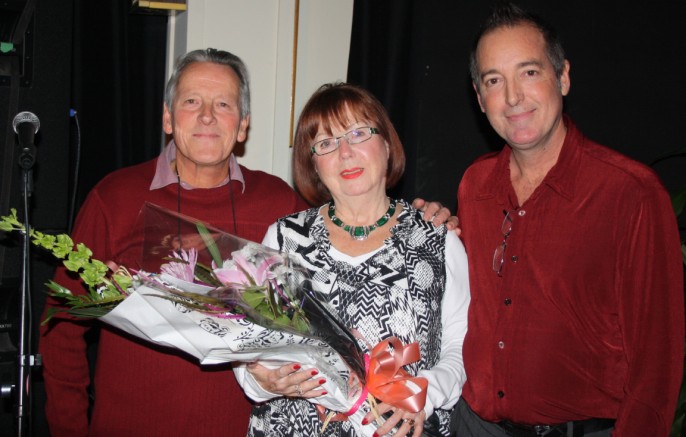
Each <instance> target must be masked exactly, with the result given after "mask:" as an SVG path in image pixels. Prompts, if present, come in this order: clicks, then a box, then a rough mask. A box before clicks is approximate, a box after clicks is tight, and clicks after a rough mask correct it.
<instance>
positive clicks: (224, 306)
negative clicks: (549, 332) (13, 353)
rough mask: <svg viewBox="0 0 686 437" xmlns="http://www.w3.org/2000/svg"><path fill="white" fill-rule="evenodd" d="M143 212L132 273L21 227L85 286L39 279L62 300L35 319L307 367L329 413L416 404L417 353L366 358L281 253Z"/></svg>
mask: <svg viewBox="0 0 686 437" xmlns="http://www.w3.org/2000/svg"><path fill="white" fill-rule="evenodd" d="M142 213H143V215H144V226H145V232H144V236H145V241H144V242H143V256H142V260H141V267H142V268H141V270H137V271H133V270H129V269H127V268H125V267H121V266H117V267H115V269H114V271H112V270H111V268H108V266H107V265H106V264H104V263H103V262H101V261H99V260H95V259H93V258H92V253H91V251H90V250H89V249H88V248H87V247H85V246H84V245H83V244H77V245H76V247H75V249H74V244H73V242H72V240H71V238H70V237H69V236H67V235H57V236H52V235H46V234H43V233H40V232H38V231H35V230H29V236H30V237H31V239H32V242H33V243H34V244H36V245H38V246H41V247H43V248H45V249H47V250H50V251H51V252H52V253H53V254H54V255H55V256H56V257H57V258H60V259H64V261H63V262H64V265H65V266H66V267H67V269H69V270H71V271H74V272H78V274H79V275H80V277H81V279H82V281H83V282H84V283H85V284H86V285H87V288H88V290H89V291H88V293H86V294H79V295H75V294H73V293H72V292H71V291H70V290H67V289H66V288H64V287H62V286H61V285H59V284H57V283H55V282H52V281H51V282H49V283H48V284H47V286H48V288H49V289H50V294H51V295H52V296H54V297H56V298H59V299H60V300H62V301H63V302H64V303H65V305H64V306H63V307H62V308H51V310H50V312H49V313H48V315H47V318H46V320H45V321H44V322H43V323H47V322H48V321H49V320H50V319H51V318H53V317H54V316H56V315H57V313H59V312H66V313H68V314H70V315H71V316H73V317H86V318H99V320H101V321H103V322H105V323H107V324H110V325H112V326H114V327H117V328H119V329H121V330H123V331H125V332H127V333H129V334H131V335H134V336H136V337H138V338H141V339H144V340H146V341H150V342H153V343H156V344H159V345H165V346H170V347H173V348H176V349H180V350H182V351H184V352H186V353H188V354H190V355H192V356H194V357H195V358H197V359H198V361H199V362H200V363H201V364H217V363H224V362H230V361H248V362H249V361H255V360H260V361H273V362H275V363H277V364H278V363H281V364H283V363H286V362H298V363H302V364H304V365H306V366H308V365H309V366H312V367H316V368H317V369H318V370H319V371H320V372H321V373H322V375H324V376H325V379H326V383H325V384H324V385H323V386H322V388H323V389H324V390H325V391H326V392H327V394H326V395H324V396H319V397H316V398H312V399H310V401H311V402H314V403H317V404H320V405H321V406H322V407H324V408H326V409H328V410H330V411H333V412H342V413H346V414H352V413H354V410H356V407H357V406H359V404H360V403H361V401H364V400H365V399H366V398H367V394H368V392H369V393H371V394H372V395H374V396H376V397H377V398H379V399H382V400H384V401H386V399H387V397H388V396H390V395H389V393H390V392H392V396H391V397H393V398H394V399H395V400H396V401H397V400H399V399H400V398H403V399H404V398H407V399H412V405H414V406H415V407H414V408H419V409H421V408H423V405H424V399H425V390H426V384H425V380H424V381H422V380H423V378H411V377H410V376H409V375H407V374H406V373H405V372H404V370H402V366H403V365H404V364H407V363H408V361H407V360H408V357H412V356H414V358H409V359H410V360H411V361H414V360H416V359H418V358H419V356H418V347H417V348H416V349H417V351H416V353H415V354H414V355H413V354H408V353H404V352H403V349H404V348H405V346H403V345H400V344H399V342H396V343H394V342H393V341H392V340H390V341H388V342H384V343H383V344H380V345H377V347H376V348H375V349H374V351H373V353H372V354H371V358H370V357H369V356H365V355H364V353H363V352H362V350H361V349H360V347H359V345H358V342H357V340H356V339H355V338H354V336H353V335H352V334H351V333H350V332H349V331H348V330H347V329H346V327H345V326H343V325H342V324H341V322H340V321H339V320H338V319H337V318H336V316H335V315H334V314H333V313H332V312H331V311H330V310H329V308H328V307H327V304H326V303H324V302H321V301H320V300H318V299H317V297H316V294H315V293H314V290H312V288H311V282H310V281H309V275H308V273H307V271H305V270H304V269H302V268H301V267H299V266H298V263H297V262H296V261H295V260H294V259H293V258H292V257H290V256H288V255H286V254H284V253H279V252H278V251H275V250H273V249H270V248H267V247H265V246H262V245H259V244H257V243H253V242H250V241H247V240H243V239H241V238H238V237H236V236H233V235H230V234H228V233H225V232H222V231H219V230H217V229H215V228H213V227H211V226H208V225H206V224H204V223H202V222H199V221H197V220H194V219H192V218H189V217H185V216H183V215H180V214H176V213H173V212H170V211H168V210H165V209H163V208H161V207H158V206H156V205H152V204H146V205H145V207H144V209H143V212H142ZM0 230H4V231H20V232H25V230H24V228H23V225H22V224H21V223H20V222H19V221H18V220H17V216H16V211H14V210H12V213H11V215H9V216H3V217H0ZM170 231H171V232H170ZM414 346H417V345H416V344H415V345H414ZM409 347H412V345H409ZM394 351H395V352H396V356H395V357H394V356H393V353H394ZM389 357H390V359H389ZM403 360H404V361H403ZM411 361H409V362H411ZM368 376H369V378H368ZM367 379H369V382H370V383H369V384H367ZM397 382H400V384H399V385H398V384H394V383H397ZM418 387H419V388H418ZM399 388H400V390H399ZM417 388H418V389H417ZM399 393H400V394H401V395H400V396H399ZM417 411H418V410H417ZM331 416H332V415H330V416H329V418H330V417H331Z"/></svg>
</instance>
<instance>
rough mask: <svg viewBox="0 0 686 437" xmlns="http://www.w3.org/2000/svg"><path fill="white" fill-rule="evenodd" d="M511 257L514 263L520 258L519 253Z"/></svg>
mask: <svg viewBox="0 0 686 437" xmlns="http://www.w3.org/2000/svg"><path fill="white" fill-rule="evenodd" d="M510 259H511V260H512V262H513V263H516V262H517V261H518V260H519V258H517V255H512V257H511V258H510Z"/></svg>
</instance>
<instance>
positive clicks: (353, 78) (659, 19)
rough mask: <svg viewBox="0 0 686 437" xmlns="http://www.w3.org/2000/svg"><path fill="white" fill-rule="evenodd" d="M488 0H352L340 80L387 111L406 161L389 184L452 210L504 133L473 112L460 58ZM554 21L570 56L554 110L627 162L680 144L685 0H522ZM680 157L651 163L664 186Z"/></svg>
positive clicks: (679, 176) (679, 171) (677, 176)
mask: <svg viewBox="0 0 686 437" xmlns="http://www.w3.org/2000/svg"><path fill="white" fill-rule="evenodd" d="M494 3H495V2H494V1H493V0H462V1H459V0H458V1H440V0H421V1H419V0H416V1H415V0H356V1H355V3H354V17H353V29H352V41H351V47H350V60H349V64H348V65H349V67H348V80H349V81H350V82H352V83H357V84H360V85H362V86H364V87H366V88H367V89H369V90H371V91H372V92H373V93H374V94H375V95H376V96H377V97H378V98H379V99H380V100H381V101H382V102H383V103H384V104H385V105H386V108H387V109H388V111H389V113H390V115H391V118H392V120H393V122H394V123H395V126H396V128H397V129H398V132H399V134H400V137H401V139H402V140H403V143H404V145H405V149H406V152H407V155H408V165H407V170H406V173H405V178H404V181H403V182H402V183H401V185H400V186H399V187H398V188H397V190H396V193H394V194H398V195H401V196H403V197H405V198H407V199H412V198H414V197H415V196H419V197H423V198H426V199H433V200H439V201H441V202H442V203H444V204H445V205H448V206H449V207H450V208H451V209H452V210H453V211H454V210H455V208H456V202H457V199H456V193H457V186H458V183H459V181H460V178H461V177H462V174H463V172H464V170H465V169H466V168H467V166H468V165H469V164H470V163H471V162H472V161H473V160H474V159H475V158H476V157H478V156H480V155H482V154H484V153H487V152H489V151H492V150H499V149H500V148H501V147H502V145H503V142H502V141H501V140H500V139H499V138H498V137H497V135H496V134H495V133H494V132H493V131H492V129H491V128H490V126H489V125H488V121H487V120H486V117H485V116H484V115H483V114H482V113H481V112H480V110H479V108H478V105H477V101H476V97H475V95H474V91H473V90H472V87H471V83H470V80H469V73H468V57H469V51H470V49H471V46H472V42H473V39H474V37H475V35H476V32H477V31H478V27H479V26H480V24H481V22H482V21H483V20H484V19H485V18H486V17H487V15H488V13H489V10H490V7H491V5H492V4H494ZM517 4H518V5H520V6H521V7H523V8H525V9H528V10H530V11H532V12H536V13H538V14H540V15H542V16H543V17H545V18H546V19H547V20H548V21H550V22H551V23H552V24H553V25H554V26H555V27H556V28H557V30H558V31H559V33H560V35H561V37H562V41H563V44H564V46H565V49H566V51H567V57H568V58H569V60H570V63H571V84H572V86H571V92H570V94H569V96H568V97H567V98H566V100H565V110H566V112H567V113H568V114H570V115H571V116H572V117H573V118H574V120H575V121H576V122H577V124H578V125H579V127H580V128H581V129H582V131H583V132H584V133H586V135H588V136H589V137H591V138H593V139H595V140H597V141H599V142H601V143H603V144H605V145H607V146H609V147H612V148H614V149H616V150H618V151H620V152H622V153H624V154H626V155H628V156H630V157H632V158H634V159H636V160H638V161H641V162H644V163H646V164H647V163H650V162H651V161H653V159H654V158H656V157H657V156H659V155H661V154H662V153H665V152H668V151H672V150H677V149H681V148H683V147H684V146H686V144H685V143H686V140H685V139H684V138H683V135H682V129H681V126H682V124H683V123H684V122H686V106H684V105H683V103H682V100H683V98H684V97H685V96H686V81H684V80H683V78H682V77H681V76H682V68H681V67H680V64H681V62H682V61H681V60H682V58H683V53H686V27H684V26H683V23H682V21H683V17H684V16H686V14H685V13H686V3H684V2H682V1H678V0H671V1H670V0H656V1H653V2H643V3H641V2H624V1H603V2H592V1H573V2H572V1H561V0H521V1H519V2H517ZM685 164H686V158H678V159H672V160H667V161H662V162H660V163H659V164H657V165H655V167H654V168H655V169H656V170H657V171H658V173H659V174H660V175H661V177H662V179H663V181H664V182H665V184H666V185H667V187H668V188H670V189H675V188H680V187H683V186H684V184H686V178H684V174H685V173H686V172H684V166H685Z"/></svg>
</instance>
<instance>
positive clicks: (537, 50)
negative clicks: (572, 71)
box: [475, 25, 570, 150]
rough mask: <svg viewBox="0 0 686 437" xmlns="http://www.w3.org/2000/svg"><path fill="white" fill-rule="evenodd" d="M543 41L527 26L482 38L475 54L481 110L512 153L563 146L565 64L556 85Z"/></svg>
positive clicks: (498, 31) (565, 92)
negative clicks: (551, 144) (553, 142)
mask: <svg viewBox="0 0 686 437" xmlns="http://www.w3.org/2000/svg"><path fill="white" fill-rule="evenodd" d="M545 49H546V46H545V40H544V39H543V35H541V33H540V32H539V31H538V30H537V29H536V28H534V27H532V26H530V25H519V26H515V27H503V28H499V29H496V30H494V31H493V32H491V33H488V34H486V35H485V36H483V37H482V39H481V41H480V42H479V45H478V47H477V51H476V61H477V65H478V68H479V77H480V80H479V83H478V84H476V85H475V90H476V91H477V97H478V99H479V105H480V106H481V110H482V111H483V112H485V113H486V116H487V117H488V120H489V122H490V123H491V125H492V126H493V129H495V131H496V132H498V134H499V135H500V136H501V137H502V138H503V139H505V140H506V141H507V143H508V144H509V145H510V146H512V147H513V148H514V149H515V150H527V149H532V148H536V147H539V146H540V147H543V148H545V147H546V146H547V145H548V144H550V143H551V141H560V142H561V141H563V139H564V132H565V131H564V126H563V123H562V97H563V96H565V95H567V93H568V92H569V85H570V83H569V64H568V63H567V62H566V61H565V67H564V71H563V73H562V76H561V78H560V80H559V81H558V79H557V77H556V75H555V71H554V69H553V65H552V64H551V63H550V61H549V59H548V57H547V56H546V50H545Z"/></svg>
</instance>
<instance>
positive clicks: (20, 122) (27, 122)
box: [12, 111, 40, 148]
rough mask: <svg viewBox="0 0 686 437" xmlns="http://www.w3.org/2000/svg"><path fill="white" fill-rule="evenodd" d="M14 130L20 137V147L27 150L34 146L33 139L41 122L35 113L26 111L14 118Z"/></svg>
mask: <svg viewBox="0 0 686 437" xmlns="http://www.w3.org/2000/svg"><path fill="white" fill-rule="evenodd" d="M12 128H13V129H14V132H15V133H16V134H17V135H18V136H19V145H20V146H21V147H23V148H27V147H30V146H33V137H34V136H35V135H36V134H37V133H38V129H39V128H40V121H39V120H38V117H36V114H34V113H33V112H29V111H24V112H20V113H19V114H17V115H16V116H15V117H14V120H12Z"/></svg>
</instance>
